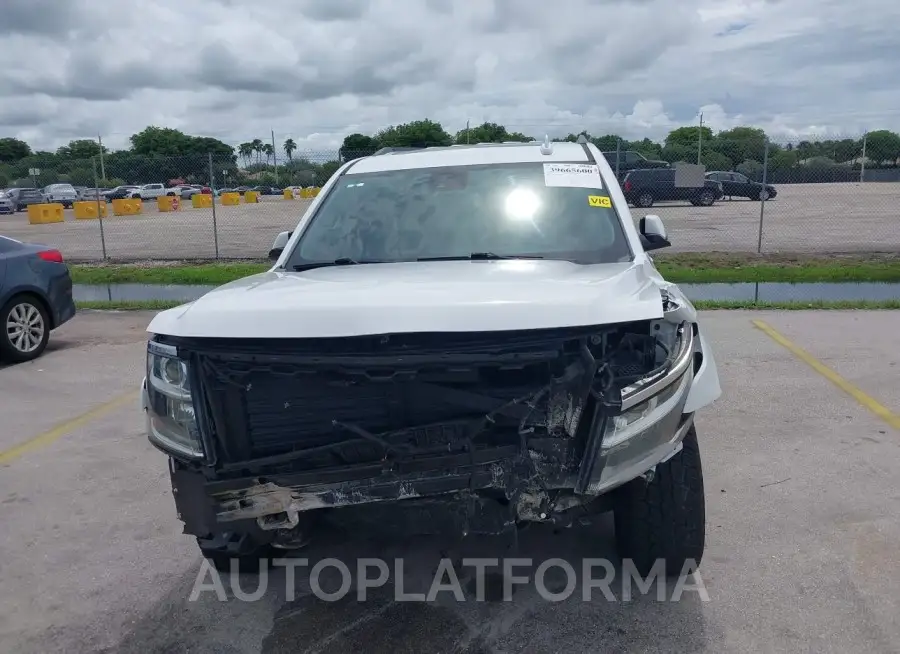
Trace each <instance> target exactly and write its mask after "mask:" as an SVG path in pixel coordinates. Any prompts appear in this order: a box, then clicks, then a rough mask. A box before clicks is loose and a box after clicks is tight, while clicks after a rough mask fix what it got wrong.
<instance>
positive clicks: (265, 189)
mask: <svg viewBox="0 0 900 654" xmlns="http://www.w3.org/2000/svg"><path fill="white" fill-rule="evenodd" d="M250 190H251V191H255V192H256V193H259V194H260V195H281V194H282V193H283V191H282V190H281V189H280V188H275V187H274V186H254V187H253V188H251V189H250Z"/></svg>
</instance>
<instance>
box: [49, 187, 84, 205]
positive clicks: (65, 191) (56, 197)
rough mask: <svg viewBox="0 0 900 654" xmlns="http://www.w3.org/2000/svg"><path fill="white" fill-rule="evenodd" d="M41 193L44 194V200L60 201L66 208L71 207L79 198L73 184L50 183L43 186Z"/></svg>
mask: <svg viewBox="0 0 900 654" xmlns="http://www.w3.org/2000/svg"><path fill="white" fill-rule="evenodd" d="M41 195H43V196H44V202H54V203H59V204H61V205H63V206H64V207H65V208H66V209H71V208H72V204H73V203H74V202H75V201H76V200H78V193H77V192H76V191H75V187H74V186H72V185H71V184H50V185H48V186H45V187H44V188H43V190H42V191H41Z"/></svg>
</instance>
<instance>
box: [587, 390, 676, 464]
mask: <svg viewBox="0 0 900 654" xmlns="http://www.w3.org/2000/svg"><path fill="white" fill-rule="evenodd" d="M687 381H688V376H687V375H685V378H684V379H682V380H680V382H676V383H674V384H672V385H670V386H668V387H666V388H665V389H663V390H662V391H660V392H659V393H658V394H657V395H654V396H653V397H651V398H650V399H649V400H645V401H643V402H641V403H640V404H636V405H634V406H633V407H631V408H630V409H627V410H626V411H623V412H622V413H620V414H619V415H617V416H613V417H612V418H611V419H610V421H609V422H608V423H607V426H606V433H605V434H604V435H603V445H602V448H603V449H604V450H606V449H609V448H611V447H615V446H616V445H618V444H619V443H622V442H624V441H626V440H628V439H629V438H631V437H632V436H634V435H636V434H639V433H640V432H642V431H644V430H645V429H647V428H648V427H649V426H651V425H653V424H655V423H656V422H657V421H658V420H660V419H661V418H662V417H664V416H666V415H668V414H669V413H670V412H671V411H672V409H674V408H675V405H676V404H677V403H678V400H679V398H680V397H681V395H682V394H683V393H684V391H686V390H687V388H686V386H687Z"/></svg>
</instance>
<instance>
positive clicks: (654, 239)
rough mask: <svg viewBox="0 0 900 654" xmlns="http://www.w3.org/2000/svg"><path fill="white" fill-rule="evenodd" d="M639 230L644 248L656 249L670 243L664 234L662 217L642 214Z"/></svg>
mask: <svg viewBox="0 0 900 654" xmlns="http://www.w3.org/2000/svg"><path fill="white" fill-rule="evenodd" d="M639 224H640V228H639V230H638V231H639V232H640V235H641V245H643V246H644V250H658V249H660V248H667V247H669V246H670V245H672V244H671V243H670V242H669V238H668V236H667V235H666V227H665V225H663V221H662V218H660V217H659V216H655V215H652V214H651V215H649V216H644V217H643V218H641V221H640V223H639Z"/></svg>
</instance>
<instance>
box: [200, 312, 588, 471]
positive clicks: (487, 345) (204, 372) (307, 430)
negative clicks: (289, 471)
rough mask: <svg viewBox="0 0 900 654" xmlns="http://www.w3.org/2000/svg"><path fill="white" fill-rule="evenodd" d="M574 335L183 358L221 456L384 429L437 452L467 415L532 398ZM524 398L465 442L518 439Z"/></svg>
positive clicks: (455, 436)
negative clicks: (194, 373) (193, 366)
mask: <svg viewBox="0 0 900 654" xmlns="http://www.w3.org/2000/svg"><path fill="white" fill-rule="evenodd" d="M577 331H578V333H573V332H574V330H573V331H570V332H568V333H558V332H556V331H554V332H553V333H544V334H533V333H532V334H521V333H520V334H513V335H505V334H496V335H493V336H492V337H489V336H484V335H478V336H472V337H469V338H462V337H456V338H454V339H449V340H450V342H447V341H440V339H438V341H439V342H440V344H441V346H442V349H441V350H440V351H439V352H437V351H435V349H436V348H435V347H434V345H433V344H432V343H428V342H426V340H425V339H424V338H423V337H421V336H414V337H413V338H410V339H399V338H393V337H392V339H388V342H385V339H384V338H383V337H376V338H381V339H382V342H381V344H380V345H379V344H378V343H377V342H375V343H372V342H371V341H360V340H358V339H334V341H337V342H325V341H326V340H327V339H325V340H323V341H321V342H320V343H318V347H313V346H311V345H310V344H309V343H307V342H304V341H297V342H295V343H289V342H282V343H269V344H268V347H266V348H261V347H260V343H259V341H255V342H252V343H248V344H246V345H242V344H238V343H235V342H234V341H231V342H228V343H221V344H219V343H217V344H214V347H208V344H207V347H206V348H205V349H204V350H202V351H195V353H196V357H197V362H198V363H199V364H200V365H199V369H200V371H201V372H200V375H201V381H202V384H203V386H204V387H206V388H207V391H208V392H207V393H206V397H207V402H208V403H209V404H210V408H211V411H210V413H211V414H212V422H213V424H214V425H215V430H216V433H217V435H218V437H219V439H221V440H222V441H223V443H225V447H224V449H225V450H226V451H227V452H228V453H227V454H226V456H225V457H224V458H225V459H226V460H228V461H230V462H235V461H238V460H246V459H256V458H260V457H269V456H274V455H279V454H285V453H288V452H291V451H294V450H299V449H308V448H320V447H323V446H331V445H333V444H334V443H336V442H339V441H342V440H351V439H353V440H356V441H359V440H360V430H362V431H364V432H365V433H366V434H367V435H382V434H385V433H387V432H390V433H391V436H390V437H389V438H387V440H389V441H390V443H394V442H396V441H399V442H401V443H406V444H410V443H411V444H412V446H413V447H415V448H432V449H435V448H437V450H441V448H443V449H442V451H443V452H448V451H454V450H455V449H456V448H455V447H454V445H455V444H456V445H458V444H459V443H455V441H459V440H460V439H462V438H464V437H465V436H466V435H467V434H468V433H469V432H470V431H471V428H472V426H473V424H475V423H476V421H479V420H481V419H483V418H484V416H485V415H486V414H488V413H492V412H494V411H495V410H496V409H497V408H498V407H499V406H501V405H503V404H509V403H513V401H514V400H517V399H521V398H527V397H530V396H533V395H534V394H535V393H537V392H538V391H539V390H541V389H542V388H545V387H547V386H548V385H549V384H550V383H551V381H552V379H553V378H554V377H559V376H560V375H561V374H562V372H563V371H564V370H565V369H566V366H568V365H570V364H571V363H572V362H573V361H574V360H576V359H579V357H580V356H581V355H580V350H579V340H580V338H581V337H582V334H583V332H584V331H585V330H583V329H579V330H577ZM428 340H430V339H428ZM429 346H431V347H429ZM525 404H526V403H518V404H516V405H515V406H516V408H517V410H518V412H519V413H517V414H516V413H515V412H513V414H514V415H508V414H506V413H504V412H501V413H500V414H497V415H495V414H494V413H492V416H493V418H494V419H493V421H492V422H491V425H490V429H488V430H484V431H485V432H488V433H481V434H480V435H479V437H478V443H477V445H478V446H481V445H484V446H488V445H500V444H518V442H519V436H518V427H519V424H520V422H521V420H522V413H523V412H526V413H528V418H529V423H533V424H540V423H541V422H542V421H543V422H544V423H546V422H547V418H546V416H547V409H546V408H545V407H543V406H542V405H541V404H540V403H538V404H535V405H534V406H532V407H528V406H526V405H525ZM395 432H399V433H395ZM383 453H384V448H383V444H382V445H379V444H377V443H374V442H364V443H362V445H361V446H360V447H359V448H357V450H354V451H352V452H350V453H349V454H348V453H347V452H341V454H340V456H339V457H338V458H341V459H347V460H346V461H342V462H344V463H347V462H350V463H352V462H357V461H360V460H376V461H377V460H378V457H379V456H380V455H382V454H383ZM329 456H331V455H329ZM330 460H331V463H332V464H333V463H335V461H334V460H333V457H331V459H330Z"/></svg>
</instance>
